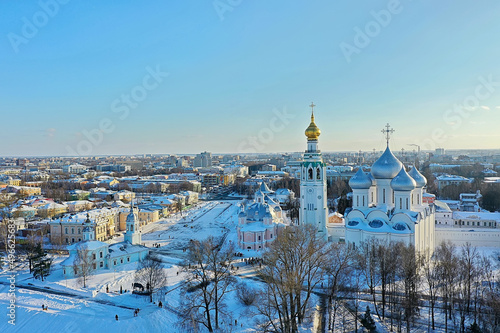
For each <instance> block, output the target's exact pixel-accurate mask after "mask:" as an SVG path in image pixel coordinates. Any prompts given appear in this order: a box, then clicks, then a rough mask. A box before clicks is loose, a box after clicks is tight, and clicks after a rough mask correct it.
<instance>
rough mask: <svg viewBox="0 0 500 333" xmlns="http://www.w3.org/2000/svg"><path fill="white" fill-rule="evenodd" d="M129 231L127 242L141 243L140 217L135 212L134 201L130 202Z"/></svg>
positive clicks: (126, 233)
mask: <svg viewBox="0 0 500 333" xmlns="http://www.w3.org/2000/svg"><path fill="white" fill-rule="evenodd" d="M126 223H127V231H126V232H125V239H124V240H125V242H129V243H130V244H132V245H135V244H141V233H140V231H139V228H140V224H139V219H138V218H137V216H136V215H135V213H134V203H133V201H132V202H131V203H130V213H129V214H128V216H127V221H126Z"/></svg>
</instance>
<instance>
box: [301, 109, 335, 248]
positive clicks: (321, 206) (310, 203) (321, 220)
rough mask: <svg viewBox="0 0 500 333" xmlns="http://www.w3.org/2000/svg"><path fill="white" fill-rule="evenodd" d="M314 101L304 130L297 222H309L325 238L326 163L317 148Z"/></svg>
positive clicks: (319, 131) (326, 211)
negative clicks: (304, 139)
mask: <svg viewBox="0 0 500 333" xmlns="http://www.w3.org/2000/svg"><path fill="white" fill-rule="evenodd" d="M315 106H316V105H314V103H311V105H310V107H311V123H310V124H309V127H307V129H306V131H305V135H306V137H307V150H306V151H305V152H304V159H303V161H302V165H301V171H300V211H299V224H300V225H306V224H310V225H312V226H314V227H315V228H316V229H317V235H318V237H319V238H320V239H323V240H325V241H326V240H327V239H328V233H327V230H326V221H327V219H328V207H327V203H326V165H325V163H324V162H323V157H322V155H321V151H320V150H319V149H318V137H319V136H320V134H321V130H320V129H319V128H318V126H316V123H315V121H314V107H315Z"/></svg>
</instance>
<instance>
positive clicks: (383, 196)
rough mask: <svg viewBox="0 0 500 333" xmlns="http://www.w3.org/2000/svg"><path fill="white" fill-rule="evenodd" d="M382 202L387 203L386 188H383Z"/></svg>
mask: <svg viewBox="0 0 500 333" xmlns="http://www.w3.org/2000/svg"><path fill="white" fill-rule="evenodd" d="M382 203H385V188H384V189H383V190H382Z"/></svg>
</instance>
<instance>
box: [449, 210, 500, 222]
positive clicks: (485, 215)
mask: <svg viewBox="0 0 500 333" xmlns="http://www.w3.org/2000/svg"><path fill="white" fill-rule="evenodd" d="M453 218H454V219H464V220H487V221H491V220H494V221H497V222H500V213H498V212H496V213H490V212H460V211H455V212H453Z"/></svg>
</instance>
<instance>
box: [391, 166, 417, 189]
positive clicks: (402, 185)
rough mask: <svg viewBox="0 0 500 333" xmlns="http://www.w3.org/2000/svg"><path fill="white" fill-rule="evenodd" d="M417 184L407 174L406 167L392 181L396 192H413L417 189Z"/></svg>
mask: <svg viewBox="0 0 500 333" xmlns="http://www.w3.org/2000/svg"><path fill="white" fill-rule="evenodd" d="M416 186H417V183H416V182H415V180H414V179H413V178H411V177H410V175H409V174H408V173H407V172H406V170H405V167H404V166H402V167H401V171H399V173H398V174H397V176H396V177H394V178H393V179H392V180H391V187H392V189H393V190H394V191H411V190H413V189H415V187H416Z"/></svg>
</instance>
